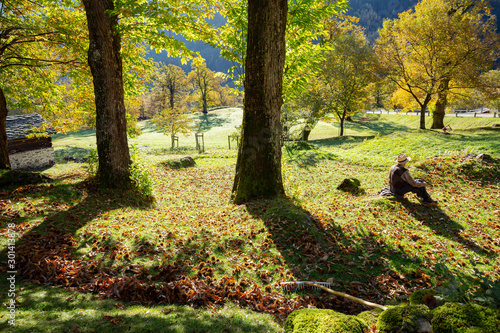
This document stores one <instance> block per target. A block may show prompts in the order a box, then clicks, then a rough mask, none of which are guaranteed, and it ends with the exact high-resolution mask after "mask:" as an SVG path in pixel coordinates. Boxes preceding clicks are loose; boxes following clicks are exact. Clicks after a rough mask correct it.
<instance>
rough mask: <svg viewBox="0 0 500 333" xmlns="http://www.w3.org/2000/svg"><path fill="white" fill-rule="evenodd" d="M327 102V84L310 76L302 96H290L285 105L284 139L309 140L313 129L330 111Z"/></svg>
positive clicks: (283, 119)
mask: <svg viewBox="0 0 500 333" xmlns="http://www.w3.org/2000/svg"><path fill="white" fill-rule="evenodd" d="M325 102H326V91H325V86H324V85H322V84H321V83H320V82H319V80H318V79H315V78H309V79H308V84H307V89H306V90H304V91H302V94H301V95H300V96H298V97H296V98H290V99H289V100H288V102H287V103H286V104H285V106H284V109H285V110H284V111H283V117H282V123H283V138H284V140H289V139H292V140H295V139H300V140H303V141H307V140H309V134H311V131H312V130H313V129H314V127H315V126H316V125H317V124H318V122H319V120H320V119H321V118H322V117H324V116H326V114H327V113H328V111H329V109H328V108H327V105H326V103H325Z"/></svg>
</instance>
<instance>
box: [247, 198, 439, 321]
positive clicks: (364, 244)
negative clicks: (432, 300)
mask: <svg viewBox="0 0 500 333" xmlns="http://www.w3.org/2000/svg"><path fill="white" fill-rule="evenodd" d="M246 207H247V210H248V212H249V213H250V214H251V215H253V216H254V217H256V218H260V219H262V220H263V221H264V222H265V224H266V227H267V229H268V232H269V233H270V237H271V238H272V240H273V242H274V243H275V245H276V247H277V248H278V250H279V251H280V253H281V255H282V256H283V258H284V261H285V264H286V265H287V266H288V267H289V268H290V270H291V271H292V272H293V276H292V277H288V279H289V280H288V281H289V282H291V281H294V280H295V281H326V280H328V279H333V282H331V284H332V289H335V290H337V291H342V292H346V293H348V294H350V295H353V296H356V297H359V298H362V299H365V300H368V301H371V302H375V303H379V304H384V303H385V302H386V301H387V300H388V299H390V298H394V297H396V298H397V296H403V295H406V294H407V293H408V292H410V291H412V290H415V289H418V288H424V287H427V288H428V287H430V282H431V281H430V280H426V279H425V278H423V275H422V271H421V270H420V268H421V265H422V260H421V259H420V258H418V257H410V256H408V255H407V254H406V253H405V251H404V250H402V249H397V248H393V247H391V246H389V245H388V244H386V243H384V242H383V241H382V240H381V239H380V238H378V239H377V238H375V237H374V236H373V235H371V234H369V233H367V232H366V231H364V230H362V229H358V228H353V229H351V230H350V231H349V233H346V231H345V229H343V228H341V227H340V226H339V225H337V224H336V223H335V222H334V221H332V220H329V219H328V218H326V217H324V216H323V217H322V216H314V215H312V214H310V213H309V212H308V211H307V210H304V209H303V208H302V207H301V206H300V205H298V204H296V203H294V202H293V201H291V200H289V199H274V200H259V201H254V202H250V203H248V204H247V205H246ZM389 262H391V263H392V265H393V266H395V267H397V268H398V269H400V271H403V272H406V273H407V276H406V277H405V278H403V277H402V276H400V275H399V274H398V273H396V272H395V271H393V270H392V269H391V268H390V267H389V266H388V263H389ZM389 276H390V277H389ZM387 280H390V281H392V282H390V283H392V285H391V287H390V288H389V289H390V290H389V289H387V288H388V287H387V285H388V284H389V283H387ZM389 291H390V292H391V295H389V294H388V293H389ZM316 303H317V304H318V307H326V308H333V309H335V310H338V311H340V312H343V313H351V314H352V313H359V312H361V311H364V310H367V308H365V307H364V306H362V305H360V304H358V303H354V302H351V301H347V300H345V299H339V298H336V297H328V298H327V299H325V298H323V299H318V300H316Z"/></svg>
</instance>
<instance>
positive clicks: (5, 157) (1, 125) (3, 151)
mask: <svg viewBox="0 0 500 333" xmlns="http://www.w3.org/2000/svg"><path fill="white" fill-rule="evenodd" d="M8 113H9V110H8V109H7V100H6V99H5V95H4V94H3V90H2V88H0V170H9V169H10V159H9V150H8V147H7V128H6V126H7V114H8Z"/></svg>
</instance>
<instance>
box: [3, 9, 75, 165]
mask: <svg viewBox="0 0 500 333" xmlns="http://www.w3.org/2000/svg"><path fill="white" fill-rule="evenodd" d="M60 6H61V3H60V2H58V1H52V2H49V1H37V2H34V1H28V0H12V1H8V2H7V1H2V2H1V3H0V169H8V168H10V162H9V156H8V151H7V136H6V128H5V126H6V117H7V114H8V112H9V111H8V105H10V106H11V107H14V108H16V107H17V108H24V107H28V106H29V107H31V108H35V111H36V112H40V113H43V114H44V115H46V114H53V113H56V111H57V110H58V109H59V108H60V107H61V103H60V102H61V100H60V99H59V100H58V96H59V95H60V93H61V89H60V87H59V86H58V85H57V83H56V82H57V79H58V71H61V68H63V67H57V68H56V67H53V66H51V65H54V64H57V65H60V66H68V65H71V66H73V65H75V64H76V63H77V62H76V60H77V59H75V58H74V57H73V54H71V53H68V52H60V49H61V46H63V45H67V44H68V43H70V37H69V33H68V29H67V26H66V23H67V22H68V21H69V20H71V19H73V18H75V17H78V14H75V13H73V12H71V11H69V10H61V11H59V12H57V11H56V10H55V9H56V8H59V7H60ZM56 13H57V14H56ZM75 35H78V31H75ZM49 120H50V119H49Z"/></svg>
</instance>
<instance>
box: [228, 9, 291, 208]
mask: <svg viewBox="0 0 500 333" xmlns="http://www.w3.org/2000/svg"><path fill="white" fill-rule="evenodd" d="M287 10H288V4H287V0H249V1H248V36H247V57H246V63H245V84H244V86H245V101H244V112H243V124H242V142H241V145H240V148H239V151H238V160H237V162H236V176H235V179H234V186H233V195H232V200H233V201H234V202H235V203H242V202H246V201H249V200H250V199H252V198H256V197H262V196H264V197H275V196H281V195H283V194H284V189H283V181H282V178H281V145H280V137H281V125H280V113H281V106H282V105H283V98H282V83H283V67H284V63H285V27H286V15H287Z"/></svg>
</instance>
